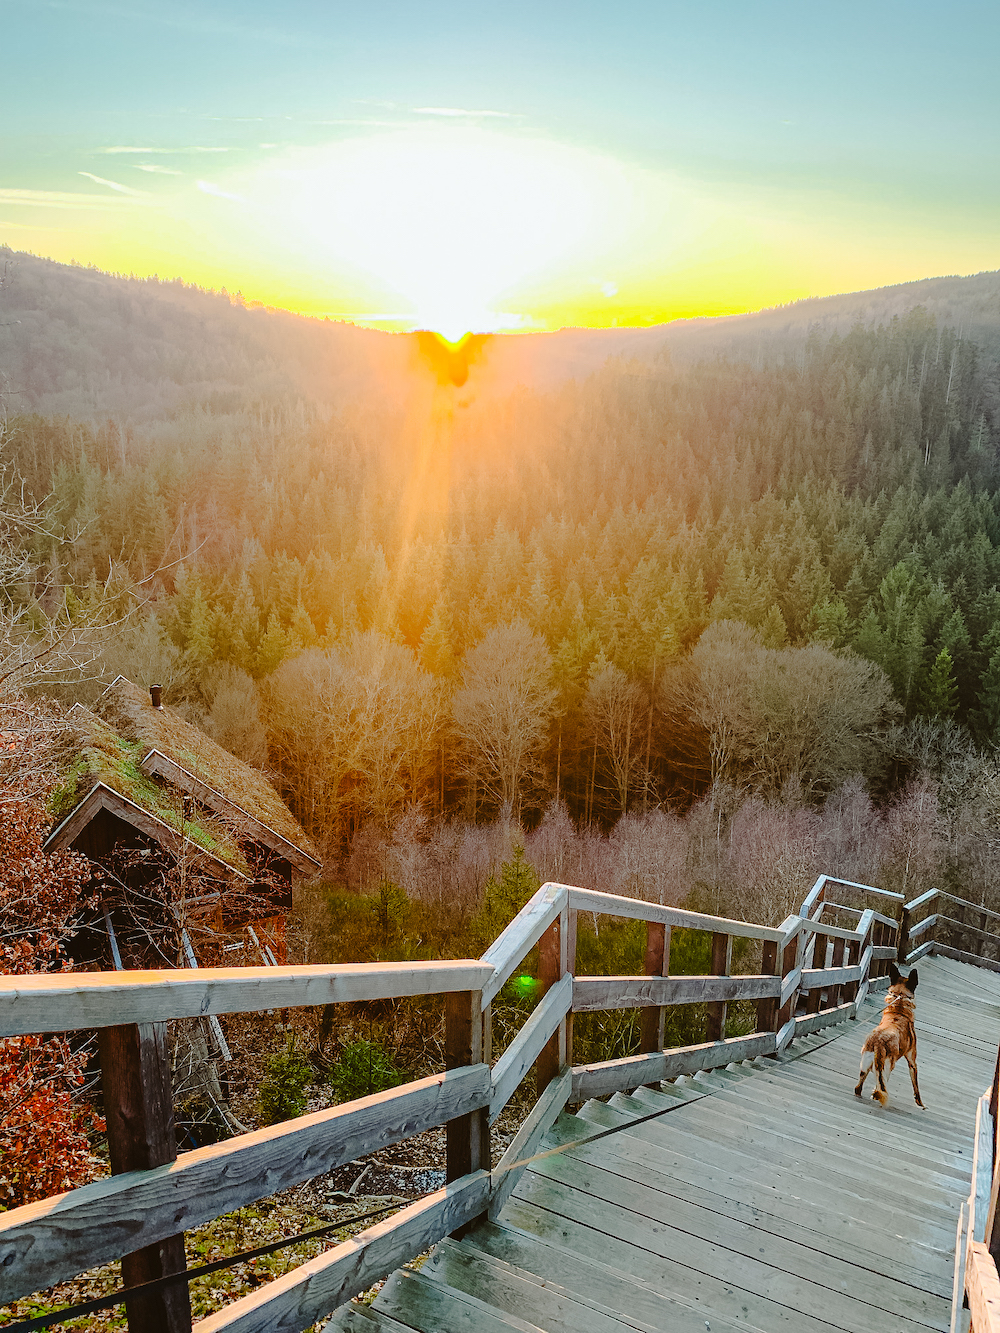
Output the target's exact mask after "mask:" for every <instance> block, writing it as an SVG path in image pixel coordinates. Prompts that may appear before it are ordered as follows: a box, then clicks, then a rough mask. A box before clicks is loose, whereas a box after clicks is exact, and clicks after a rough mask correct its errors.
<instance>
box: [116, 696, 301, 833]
mask: <svg viewBox="0 0 1000 1333" xmlns="http://www.w3.org/2000/svg"><path fill="white" fill-rule="evenodd" d="M94 710H95V712H96V713H97V714H98V715H99V717H100V718H101V719H103V721H104V722H106V723H107V724H108V725H109V726H110V727H111V728H113V729H114V731H115V732H116V733H117V734H118V735H119V736H121V737H124V738H125V740H126V741H128V742H132V743H134V744H135V745H136V746H137V747H138V748H139V749H140V750H141V751H142V753H141V754H140V755H139V758H140V759H142V758H144V757H145V755H146V754H148V753H149V751H150V750H159V751H161V753H163V754H165V755H166V756H167V757H168V758H170V759H173V760H174V761H175V763H178V764H180V765H181V766H182V767H183V768H186V769H188V771H189V772H191V773H193V774H194V775H195V776H196V777H197V778H200V780H201V781H202V782H205V783H207V784H208V785H209V786H210V787H214V788H215V790H216V791H218V792H219V793H220V794H221V795H222V796H224V797H226V799H227V800H229V801H232V802H233V804H235V805H238V806H240V807H241V809H243V810H245V811H246V813H247V814H248V815H250V816H251V818H253V819H256V820H258V821H259V822H260V823H261V824H266V825H267V826H268V828H270V829H273V830H274V832H275V833H278V834H280V835H281V837H283V838H285V839H286V840H287V841H288V842H290V843H292V844H293V846H295V847H298V848H299V850H300V851H302V852H305V853H306V855H307V856H312V857H314V858H315V856H316V851H315V848H314V847H313V846H312V844H311V843H310V841H309V839H308V838H307V837H306V835H305V833H304V832H303V830H302V828H301V826H300V825H299V824H298V822H297V821H296V820H295V818H294V817H293V815H292V813H291V811H290V810H289V809H288V807H287V806H286V805H285V803H284V801H282V799H281V797H280V796H279V795H278V793H277V792H276V791H275V790H274V788H273V787H272V786H271V784H270V782H268V780H267V778H266V777H265V776H264V774H263V773H261V772H259V771H258V770H257V769H255V768H251V766H250V765H249V764H245V763H244V762H243V761H242V760H241V759H237V758H236V756H235V755H233V754H230V753H229V751H228V750H224V749H223V748H222V746H221V745H217V744H216V742H215V741H213V740H212V738H211V737H210V736H206V735H205V733H204V732H203V731H200V730H199V729H198V728H197V727H195V726H192V724H191V723H190V722H185V721H184V719H183V718H181V717H179V716H178V715H177V714H176V713H175V712H173V710H172V709H170V708H160V709H157V708H154V707H153V705H152V702H151V700H150V697H149V694H148V693H147V691H145V690H142V689H140V688H139V686H138V685H134V684H133V683H132V681H130V680H127V679H126V678H125V677H124V676H119V677H118V679H117V680H116V681H115V682H114V683H113V684H112V685H109V686H108V688H107V689H106V690H105V691H104V693H103V694H102V695H101V697H100V698H99V699H98V700H97V703H96V704H95V705H94Z"/></svg>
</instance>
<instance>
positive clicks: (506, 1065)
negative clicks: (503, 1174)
mask: <svg viewBox="0 0 1000 1333" xmlns="http://www.w3.org/2000/svg"><path fill="white" fill-rule="evenodd" d="M572 1004H573V978H572V976H571V975H570V974H569V973H568V972H567V974H566V975H565V976H564V977H563V978H562V979H561V980H560V981H557V982H556V984H555V985H554V986H553V987H552V988H551V989H550V990H549V991H548V992H547V993H546V995H545V996H544V998H543V999H541V1000H539V1002H538V1004H537V1005H536V1006H535V1008H534V1009H533V1010H532V1011H531V1015H530V1016H529V1018H528V1020H527V1022H526V1023H525V1025H524V1027H523V1028H522V1029H521V1031H520V1032H519V1033H518V1034H517V1036H516V1037H515V1038H514V1040H513V1041H512V1042H511V1043H510V1045H509V1046H508V1047H507V1049H506V1050H505V1051H504V1053H503V1055H501V1057H500V1059H499V1060H498V1061H497V1062H496V1064H495V1065H494V1066H493V1080H492V1082H493V1091H492V1095H491V1098H490V1124H491V1125H492V1124H493V1122H494V1120H496V1118H497V1116H498V1115H499V1114H500V1112H501V1111H502V1110H503V1108H504V1107H505V1106H506V1105H507V1103H508V1102H509V1101H510V1099H511V1097H513V1095H514V1091H515V1089H516V1088H517V1085H518V1084H519V1083H520V1082H521V1080H522V1079H523V1078H524V1076H525V1074H526V1073H527V1072H528V1070H529V1069H530V1068H531V1066H532V1065H533V1064H534V1063H535V1061H536V1060H537V1059H538V1057H539V1055H540V1054H541V1052H542V1049H543V1048H544V1046H545V1043H546V1042H547V1041H548V1040H549V1038H550V1037H551V1036H552V1034H553V1033H554V1032H556V1031H557V1030H558V1027H559V1024H560V1023H561V1022H562V1020H563V1019H564V1018H565V1017H566V1015H567V1014H568V1013H569V1011H570V1009H571V1007H572Z"/></svg>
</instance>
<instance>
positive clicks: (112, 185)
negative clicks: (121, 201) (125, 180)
mask: <svg viewBox="0 0 1000 1333" xmlns="http://www.w3.org/2000/svg"><path fill="white" fill-rule="evenodd" d="M76 174H77V175H78V176H86V178H87V180H89V181H93V182H94V184H95V185H106V186H107V187H108V189H109V190H114V191H115V192H116V193H118V194H132V195H136V196H138V197H139V198H141V197H142V191H141V190H133V189H132V188H131V187H130V186H128V185H121V184H119V182H118V181H109V180H105V179H104V177H103V176H95V175H94V173H93V172H92V171H78V172H77V173H76Z"/></svg>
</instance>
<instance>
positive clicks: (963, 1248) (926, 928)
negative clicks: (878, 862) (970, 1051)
mask: <svg viewBox="0 0 1000 1333" xmlns="http://www.w3.org/2000/svg"><path fill="white" fill-rule="evenodd" d="M993 923H1000V913H998V912H993V911H991V910H989V909H988V908H986V907H983V906H982V904H980V903H973V902H969V900H968V899H966V898H958V897H956V896H955V894H953V893H945V891H944V890H943V889H929V890H928V891H927V892H926V893H922V894H921V895H920V896H919V897H918V898H914V899H913V900H912V902H908V903H906V904H904V906H903V911H902V914H901V917H900V923H899V960H900V962H901V963H904V964H907V965H910V966H912V965H913V964H914V963H916V962H917V961H918V959H920V958H923V957H925V956H926V955H927V954H940V955H941V956H942V957H944V958H954V959H955V960H956V961H957V962H960V963H971V964H973V965H974V966H976V967H985V968H987V969H989V970H990V971H992V972H1000V930H998V929H994V930H990V929H988V926H989V925H991V924H993ZM998 1089H1000V1055H998V1057H997V1071H996V1073H995V1074H994V1077H993V1084H992V1086H991V1087H989V1088H987V1089H986V1091H985V1092H984V1093H983V1095H982V1097H980V1099H979V1104H978V1107H977V1110H976V1137H975V1147H974V1149H973V1162H972V1190H971V1193H970V1194H969V1198H968V1201H967V1202H965V1203H963V1204H962V1207H961V1211H960V1214H959V1219H958V1235H957V1238H956V1242H955V1276H954V1285H953V1288H952V1311H951V1333H959V1330H960V1329H961V1328H962V1309H963V1304H964V1305H967V1306H968V1308H969V1310H970V1312H971V1320H972V1322H971V1325H970V1327H971V1329H972V1333H1000V1277H998V1275H997V1261H998V1259H1000V1222H998V1219H997V1198H998V1192H1000V1172H998V1171H997V1131H996V1123H997V1097H998Z"/></svg>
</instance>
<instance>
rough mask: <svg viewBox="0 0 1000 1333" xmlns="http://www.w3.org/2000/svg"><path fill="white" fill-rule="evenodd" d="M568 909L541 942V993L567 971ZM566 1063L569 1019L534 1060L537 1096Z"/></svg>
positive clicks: (539, 967)
mask: <svg viewBox="0 0 1000 1333" xmlns="http://www.w3.org/2000/svg"><path fill="white" fill-rule="evenodd" d="M568 915H569V913H568V910H567V909H566V908H563V910H562V912H560V914H559V916H557V917H556V919H555V921H553V922H552V925H551V926H549V928H548V930H547V931H546V932H545V934H544V935H543V936H542V938H541V939H540V940H539V941H538V972H539V977H538V979H539V981H540V982H541V983H542V995H545V994H546V992H547V991H548V990H549V989H550V988H551V987H552V986H554V985H555V984H556V982H557V981H558V980H559V979H560V977H561V976H562V975H563V973H564V972H566V971H567V956H566V945H567V937H568V935H569V921H568V919H567V918H568ZM565 1063H566V1020H565V1018H564V1019H563V1020H562V1022H561V1023H560V1024H559V1027H558V1030H557V1031H556V1032H554V1033H553V1034H552V1036H551V1037H550V1038H549V1039H548V1041H547V1042H546V1043H545V1045H544V1046H543V1047H542V1053H541V1055H540V1056H539V1057H538V1059H537V1060H536V1061H535V1089H536V1095H537V1096H539V1097H540V1096H541V1095H542V1093H543V1092H544V1091H545V1089H546V1088H547V1087H548V1086H549V1081H550V1079H553V1078H555V1077H556V1075H557V1074H558V1073H559V1070H560V1069H561V1068H562V1067H563V1065H565Z"/></svg>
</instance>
